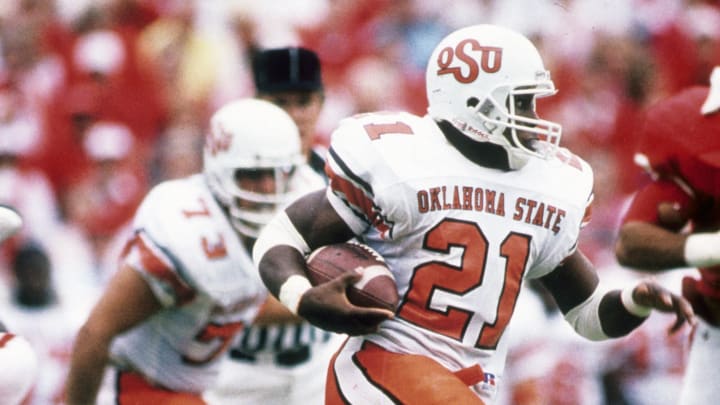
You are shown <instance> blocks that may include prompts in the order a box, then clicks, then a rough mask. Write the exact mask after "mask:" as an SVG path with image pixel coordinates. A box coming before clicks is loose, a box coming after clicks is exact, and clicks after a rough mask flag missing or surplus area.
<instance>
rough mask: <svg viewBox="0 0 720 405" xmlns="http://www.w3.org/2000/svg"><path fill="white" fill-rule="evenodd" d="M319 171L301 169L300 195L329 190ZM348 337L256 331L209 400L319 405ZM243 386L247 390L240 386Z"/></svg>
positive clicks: (309, 330)
mask: <svg viewBox="0 0 720 405" xmlns="http://www.w3.org/2000/svg"><path fill="white" fill-rule="evenodd" d="M313 156H314V158H315V166H314V167H311V166H310V165H302V166H300V167H299V168H298V170H296V172H295V175H293V183H292V184H291V187H292V189H293V191H295V192H296V193H297V194H298V195H301V194H304V193H306V192H310V191H313V190H320V189H322V188H324V187H325V185H326V182H325V179H324V177H322V176H320V175H319V174H318V172H317V170H318V169H319V166H320V164H319V160H321V159H319V155H318V154H317V153H316V152H315V151H313ZM343 338H344V335H339V334H334V333H331V332H328V331H325V330H322V329H320V328H318V327H316V326H314V325H312V324H310V323H309V322H307V321H303V322H300V323H275V324H269V325H268V324H264V325H252V326H250V327H248V328H245V329H244V330H243V331H242V333H240V334H239V335H238V336H237V337H236V339H235V340H234V341H233V343H232V345H231V347H230V350H229V351H228V355H227V356H225V358H224V359H223V363H222V366H221V373H220V377H219V378H218V381H217V384H216V385H215V386H214V387H213V388H212V389H211V390H209V391H207V392H206V393H205V395H204V399H205V401H206V402H208V403H209V404H213V405H222V404H238V403H248V404H286V405H290V404H303V405H306V404H318V403H322V402H323V399H324V396H325V373H326V371H327V365H328V363H329V362H330V358H331V357H332V355H333V354H334V352H335V350H336V349H337V348H338V347H339V346H340V343H341V342H342V339H343ZM238 381H242V382H243V383H242V384H238Z"/></svg>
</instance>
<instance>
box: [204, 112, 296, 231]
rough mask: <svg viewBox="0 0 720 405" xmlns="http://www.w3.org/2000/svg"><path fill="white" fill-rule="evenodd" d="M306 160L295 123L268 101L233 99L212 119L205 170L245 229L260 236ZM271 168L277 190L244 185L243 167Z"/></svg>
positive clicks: (237, 225)
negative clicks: (242, 180)
mask: <svg viewBox="0 0 720 405" xmlns="http://www.w3.org/2000/svg"><path fill="white" fill-rule="evenodd" d="M303 161H304V157H303V155H302V151H301V148H300V135H299V133H298V129H297V126H296V125H295V123H294V121H293V120H292V118H290V116H289V115H288V114H287V113H286V112H285V111H283V110H282V109H281V108H280V107H277V106H276V105H274V104H272V103H270V102H268V101H263V100H259V99H243V100H239V101H234V102H231V103H229V104H227V105H225V106H223V107H222V108H220V109H219V110H218V111H217V112H215V114H213V116H212V118H211V119H210V131H209V134H208V136H207V139H206V142H205V149H204V156H203V172H204V174H205V178H206V181H207V183H208V185H209V187H210V190H211V191H212V193H213V194H214V195H215V197H216V198H217V199H218V201H220V203H221V204H222V205H224V206H225V207H226V208H227V209H228V212H229V213H230V220H231V222H232V224H233V226H234V227H235V229H236V230H237V231H238V232H240V233H242V234H243V235H246V236H249V237H253V238H254V237H257V235H258V232H259V230H260V228H261V227H262V226H263V225H265V224H266V223H267V222H268V221H269V220H270V219H271V218H272V216H273V215H274V214H275V212H276V211H277V210H278V209H279V208H280V207H282V206H284V205H285V204H286V203H287V202H288V199H289V198H290V196H291V190H290V187H289V185H290V180H291V178H292V174H293V172H294V170H295V167H296V166H297V165H299V164H301V163H302V162H303ZM268 169H269V170H272V171H273V173H274V178H275V191H274V192H273V193H268V194H266V193H264V192H258V191H255V190H249V189H244V188H242V187H241V186H240V177H242V175H243V173H245V174H246V175H249V174H250V173H252V172H253V171H259V170H268Z"/></svg>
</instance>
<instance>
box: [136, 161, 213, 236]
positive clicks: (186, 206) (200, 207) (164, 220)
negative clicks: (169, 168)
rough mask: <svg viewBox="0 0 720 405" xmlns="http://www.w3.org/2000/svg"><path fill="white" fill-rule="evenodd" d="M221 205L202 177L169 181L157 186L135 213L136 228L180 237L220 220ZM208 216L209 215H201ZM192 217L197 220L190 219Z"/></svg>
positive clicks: (196, 176) (195, 176)
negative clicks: (183, 231)
mask: <svg viewBox="0 0 720 405" xmlns="http://www.w3.org/2000/svg"><path fill="white" fill-rule="evenodd" d="M215 211H217V203H216V202H215V200H214V199H213V197H212V194H211V193H210V191H209V189H208V188H207V186H206V185H205V183H204V181H203V178H202V175H200V174H196V175H193V176H190V177H185V178H182V179H175V180H168V181H165V182H162V183H159V184H157V185H156V186H154V187H153V188H152V189H151V190H150V191H149V192H148V194H147V195H146V196H145V198H144V199H143V201H142V203H141V204H140V207H138V210H137V212H136V214H135V218H134V220H133V227H134V228H135V229H145V230H148V231H151V232H153V233H155V234H157V235H158V236H160V235H161V234H167V236H168V237H171V236H172V235H173V234H178V232H174V231H172V230H173V229H174V230H183V229H185V228H188V227H190V226H193V227H203V226H210V225H211V222H209V221H213V218H215V217H218V215H217V213H216V212H215ZM199 213H204V214H205V215H199ZM189 216H192V218H194V220H193V221H188V220H187V218H189Z"/></svg>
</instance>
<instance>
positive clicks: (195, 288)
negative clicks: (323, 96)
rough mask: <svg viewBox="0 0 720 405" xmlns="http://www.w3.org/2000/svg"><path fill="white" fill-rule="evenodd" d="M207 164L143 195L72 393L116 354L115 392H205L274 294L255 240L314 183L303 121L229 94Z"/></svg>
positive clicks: (189, 395) (171, 398)
mask: <svg viewBox="0 0 720 405" xmlns="http://www.w3.org/2000/svg"><path fill="white" fill-rule="evenodd" d="M203 165H204V167H203V173H202V174H196V175H193V176H190V177H187V178H184V179H179V180H171V181H167V182H164V183H161V184H159V185H157V186H156V187H154V188H153V189H152V190H151V191H150V193H149V194H148V195H147V197H146V198H145V200H144V201H143V203H142V204H141V206H140V207H139V209H138V211H137V213H136V216H135V218H134V222H133V236H132V238H131V239H130V240H129V241H128V243H127V245H126V247H125V249H124V251H123V253H122V255H121V261H120V269H119V270H118V272H117V273H116V274H115V275H114V277H113V279H112V280H111V281H110V283H109V285H108V286H107V288H106V291H105V292H104V294H103V296H102V297H101V298H100V300H99V302H98V303H97V305H96V306H95V308H94V309H93V311H92V313H91V314H90V316H89V318H88V320H87V321H86V323H85V325H84V326H83V327H82V329H81V330H80V332H79V334H78V337H77V340H76V343H75V348H74V353H73V359H72V366H71V371H70V374H69V378H68V382H67V396H68V403H69V404H89V403H94V402H95V400H96V395H97V391H98V388H99V386H100V384H101V379H102V377H103V370H104V368H105V367H106V366H107V365H110V366H112V367H113V373H115V376H114V377H115V381H114V384H113V385H114V389H115V393H114V395H115V398H113V401H115V402H113V403H116V404H137V403H143V404H145V403H147V404H162V403H170V402H172V403H173V404H203V403H205V402H204V401H203V399H202V398H201V395H202V392H203V391H204V390H206V389H207V388H208V387H209V386H211V385H212V384H213V383H214V381H215V379H216V377H217V375H218V372H219V365H220V364H219V363H220V361H219V360H220V359H221V357H222V355H223V354H224V353H225V352H226V350H227V348H228V347H229V344H230V342H231V341H232V339H233V337H234V336H235V335H236V334H237V333H238V332H239V331H241V330H242V328H243V327H244V326H246V325H249V324H251V323H252V322H253V321H255V320H256V319H262V316H263V315H262V313H261V314H260V315H258V314H259V312H260V310H261V306H262V305H263V303H264V302H265V301H266V298H267V296H268V295H267V290H266V289H265V286H264V285H263V284H262V282H261V281H260V279H259V278H258V274H257V271H256V269H255V268H254V265H253V263H252V260H251V257H250V253H249V252H250V249H251V246H252V244H253V243H254V238H255V237H256V236H257V233H258V230H259V228H260V227H261V226H262V225H263V224H264V223H266V222H267V221H268V220H269V219H270V218H272V216H273V214H274V213H275V212H276V211H277V209H279V207H281V206H284V205H285V204H287V203H288V202H289V199H290V198H292V197H293V195H294V192H297V191H300V190H303V191H304V190H307V188H305V187H307V184H306V181H307V178H308V177H307V173H308V172H310V173H311V172H312V170H311V169H310V168H309V167H307V165H305V164H304V159H303V156H302V153H301V149H300V140H299V135H298V130H297V126H296V125H295V124H294V123H293V121H292V119H291V118H290V117H289V116H288V115H287V114H286V113H285V112H284V111H283V110H282V109H280V108H278V107H277V106H275V105H273V104H271V103H268V102H266V101H262V100H255V99H244V100H239V101H235V102H232V103H229V104H228V105H225V106H223V107H222V108H221V109H220V110H218V111H217V112H216V113H215V114H214V115H213V117H212V118H211V121H210V130H209V134H208V137H207V140H206V143H205V150H204V163H203ZM237 383H238V384H242V383H243V382H242V381H237Z"/></svg>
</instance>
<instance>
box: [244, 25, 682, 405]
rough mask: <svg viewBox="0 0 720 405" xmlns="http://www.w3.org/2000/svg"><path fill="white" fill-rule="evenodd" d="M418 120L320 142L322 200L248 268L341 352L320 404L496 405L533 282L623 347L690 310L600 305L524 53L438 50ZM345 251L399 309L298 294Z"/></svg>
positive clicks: (612, 294)
mask: <svg viewBox="0 0 720 405" xmlns="http://www.w3.org/2000/svg"><path fill="white" fill-rule="evenodd" d="M426 85H427V94H428V100H429V109H428V115H427V116H425V117H418V116H414V115H411V114H408V113H403V112H401V113H389V112H381V113H371V114H362V115H358V116H355V117H351V118H348V119H346V120H344V122H342V123H341V124H340V126H339V127H338V128H337V129H336V130H335V131H334V133H333V134H332V139H331V143H330V148H329V152H328V163H327V165H326V172H327V173H328V175H329V180H330V183H329V186H328V188H327V190H324V191H319V192H313V193H310V194H307V195H306V196H303V197H301V198H300V199H299V200H296V201H295V202H294V203H292V204H291V205H290V206H289V207H288V208H287V209H285V210H284V211H282V212H281V213H280V214H279V215H278V216H276V217H275V218H274V219H273V220H272V221H271V222H270V223H269V224H268V225H267V226H266V227H265V228H264V229H263V232H262V234H261V236H260V238H259V239H258V240H257V243H256V244H255V247H254V251H253V258H254V260H255V261H256V263H257V264H258V265H259V271H260V274H261V277H262V279H263V281H264V282H265V284H266V285H267V286H268V288H269V290H270V291H271V292H272V294H273V295H275V296H276V297H278V299H279V300H280V301H281V302H282V303H283V304H284V305H286V306H287V307H288V308H289V309H291V310H292V311H293V312H294V313H297V314H299V315H301V316H303V317H304V318H306V319H308V320H309V321H310V322H312V323H314V324H315V325H317V326H320V327H322V328H325V329H328V330H332V331H336V332H344V333H347V334H349V335H353V336H352V337H350V338H349V339H348V340H347V341H346V343H345V344H344V345H343V346H342V348H341V349H340V350H339V351H338V352H337V353H336V355H335V357H334V358H333V360H332V362H331V365H330V367H329V369H328V373H327V386H326V403H327V404H348V403H353V404H367V403H448V404H451V403H452V404H460V403H462V404H492V403H494V402H495V397H496V392H497V387H498V385H499V384H501V383H502V375H503V366H504V363H505V355H506V351H507V342H506V339H505V335H504V331H505V328H506V326H507V325H508V322H509V321H510V319H511V318H512V315H513V311H514V308H515V303H516V301H517V298H518V293H519V292H520V291H521V286H522V285H523V282H524V280H526V279H538V280H539V281H540V282H541V283H542V284H543V285H544V286H545V287H546V288H547V289H548V290H549V291H550V293H551V294H552V295H553V297H554V299H555V302H556V303H557V305H558V307H559V309H560V310H561V311H562V313H563V314H564V316H565V319H566V320H567V321H568V322H569V323H570V324H571V325H572V326H573V327H574V329H575V330H576V331H577V332H578V333H579V334H581V335H582V336H585V337H587V338H588V339H593V340H602V339H608V338H612V337H619V336H623V335H626V334H627V333H629V332H630V331H631V330H633V329H634V328H636V327H637V326H639V325H640V324H641V323H642V322H643V321H644V320H645V319H646V317H647V316H649V315H650V313H651V312H652V311H653V309H658V310H661V311H670V312H674V313H675V314H676V318H675V319H676V323H675V325H674V327H675V328H679V327H681V326H682V325H683V324H684V323H685V322H686V321H690V322H691V323H692V322H693V321H694V320H693V316H694V314H693V312H692V308H691V307H690V304H689V303H688V302H687V301H686V300H684V299H683V298H682V297H679V296H677V295H673V294H672V293H670V292H669V291H668V290H666V289H664V288H662V287H661V286H660V285H658V284H657V283H654V282H652V281H644V280H643V281H641V282H638V283H635V284H631V285H628V286H627V287H625V288H624V289H606V288H603V287H601V286H600V285H599V279H598V276H597V274H596V272H595V269H594V267H593V266H592V264H591V263H590V262H589V261H588V260H587V259H586V258H585V256H584V255H583V253H582V252H581V251H579V250H578V249H577V240H578V234H579V231H580V228H581V227H582V225H583V224H584V223H585V222H586V221H587V220H588V213H589V206H590V203H591V201H592V197H593V194H592V188H593V177H592V170H591V168H590V167H589V166H588V165H587V164H586V163H585V162H584V161H583V160H582V159H580V158H579V157H577V156H575V155H573V154H572V153H570V152H569V151H568V150H566V149H563V148H560V147H559V145H558V143H559V140H560V133H561V131H560V125H558V124H556V123H554V122H549V121H546V120H543V119H540V118H539V117H538V116H537V114H536V112H535V102H536V99H537V98H540V97H544V96H550V95H552V94H554V93H555V87H554V84H553V82H552V81H551V79H550V76H549V73H548V71H546V69H545V67H544V65H543V62H542V59H541V57H540V54H539V53H538V51H537V49H536V48H535V46H534V45H533V44H532V43H531V42H530V41H529V40H528V39H527V38H525V37H524V36H522V35H521V34H519V33H516V32H514V31H511V30H508V29H505V28H502V27H498V26H493V25H476V26H470V27H465V28H462V29H459V30H457V31H455V32H453V33H451V34H449V35H448V36H447V37H445V38H444V39H443V40H442V41H441V42H440V43H439V44H438V46H437V47H436V48H435V50H434V51H433V53H432V55H431V57H430V59H429V62H428V66H427V71H426ZM353 237H357V238H358V239H359V240H360V241H361V242H363V243H365V244H368V245H369V246H370V247H372V248H374V249H375V250H377V251H378V252H379V253H380V254H381V255H383V256H384V258H385V260H386V261H387V263H388V264H389V266H390V268H391V269H392V271H393V273H394V276H395V279H396V281H397V288H398V293H399V296H400V297H401V301H400V303H399V305H398V307H397V309H396V311H395V312H394V313H393V312H391V311H388V310H385V309H376V308H366V307H357V306H353V305H351V304H350V303H349V301H348V300H347V297H346V295H345V290H346V287H347V286H348V285H350V284H351V283H353V282H355V281H356V280H357V279H358V277H359V276H358V275H356V274H353V273H351V272H348V273H347V274H344V275H343V276H340V277H338V278H336V279H334V280H332V281H330V282H327V283H324V284H320V285H317V286H312V285H311V284H310V282H309V280H308V279H307V278H306V277H305V274H304V271H305V266H306V264H305V255H306V254H307V253H308V252H311V251H312V250H313V249H316V248H318V247H319V246H323V245H326V244H330V243H334V242H341V241H347V240H349V239H351V238H353Z"/></svg>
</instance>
